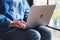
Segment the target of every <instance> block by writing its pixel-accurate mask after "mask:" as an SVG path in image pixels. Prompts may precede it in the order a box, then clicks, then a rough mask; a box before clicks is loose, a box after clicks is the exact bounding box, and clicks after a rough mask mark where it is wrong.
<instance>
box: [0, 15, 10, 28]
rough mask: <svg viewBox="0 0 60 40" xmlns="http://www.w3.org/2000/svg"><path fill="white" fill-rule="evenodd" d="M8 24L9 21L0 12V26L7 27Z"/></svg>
mask: <svg viewBox="0 0 60 40" xmlns="http://www.w3.org/2000/svg"><path fill="white" fill-rule="evenodd" d="M9 25H10V21H9V20H8V18H7V17H5V16H4V15H2V14H0V27H8V26H9Z"/></svg>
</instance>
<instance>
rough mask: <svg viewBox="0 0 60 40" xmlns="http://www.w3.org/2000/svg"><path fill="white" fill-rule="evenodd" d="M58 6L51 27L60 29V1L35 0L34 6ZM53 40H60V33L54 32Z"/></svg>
mask: <svg viewBox="0 0 60 40" xmlns="http://www.w3.org/2000/svg"><path fill="white" fill-rule="evenodd" d="M47 4H48V5H54V4H55V5H56V8H55V10H54V13H53V16H52V18H51V21H50V24H49V25H50V26H53V27H56V28H59V29H60V0H34V5H47ZM52 36H53V37H52V40H60V32H59V31H56V30H52Z"/></svg>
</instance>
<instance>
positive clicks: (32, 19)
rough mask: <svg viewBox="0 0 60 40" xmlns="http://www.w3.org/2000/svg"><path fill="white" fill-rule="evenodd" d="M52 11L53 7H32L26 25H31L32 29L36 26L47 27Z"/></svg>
mask: <svg viewBox="0 0 60 40" xmlns="http://www.w3.org/2000/svg"><path fill="white" fill-rule="evenodd" d="M54 9H55V5H41V6H34V5H33V6H32V7H31V10H30V13H29V16H28V19H27V25H31V26H32V27H33V26H35V25H36V24H41V25H48V24H49V22H50V19H51V17H52V14H53V12H54Z"/></svg>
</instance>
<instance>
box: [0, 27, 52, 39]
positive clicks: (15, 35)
mask: <svg viewBox="0 0 60 40" xmlns="http://www.w3.org/2000/svg"><path fill="white" fill-rule="evenodd" d="M0 29H1V28H0ZM12 29H15V28H9V30H10V31H11V30H12ZM6 30H8V29H6ZM0 39H4V40H51V32H50V31H49V29H47V28H46V27H45V26H39V27H35V28H33V29H27V30H24V29H16V30H14V31H11V32H7V33H6V31H5V32H4V31H0Z"/></svg>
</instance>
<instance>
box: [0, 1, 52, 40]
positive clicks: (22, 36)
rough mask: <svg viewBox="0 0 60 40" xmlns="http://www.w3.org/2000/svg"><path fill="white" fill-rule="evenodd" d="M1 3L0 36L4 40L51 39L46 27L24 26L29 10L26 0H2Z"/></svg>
mask: <svg viewBox="0 0 60 40" xmlns="http://www.w3.org/2000/svg"><path fill="white" fill-rule="evenodd" d="M3 4H4V7H5V8H3V9H5V11H3V12H1V14H0V35H1V36H0V38H4V39H6V40H40V39H41V40H51V32H50V31H49V30H47V29H46V28H44V27H41V26H39V27H37V26H36V27H34V28H33V29H32V28H31V29H29V26H28V27H26V25H25V24H26V20H27V18H28V13H29V12H30V7H29V5H28V3H27V0H17V1H16V0H3ZM26 28H28V29H26ZM1 30H2V31H1ZM40 34H41V35H40ZM5 36H6V37H5Z"/></svg>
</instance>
